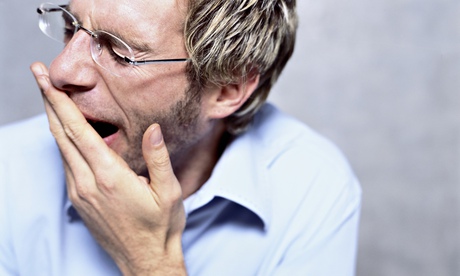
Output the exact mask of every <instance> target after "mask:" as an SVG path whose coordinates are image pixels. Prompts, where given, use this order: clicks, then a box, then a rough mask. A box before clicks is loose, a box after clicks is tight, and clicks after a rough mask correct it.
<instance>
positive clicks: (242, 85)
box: [207, 74, 260, 119]
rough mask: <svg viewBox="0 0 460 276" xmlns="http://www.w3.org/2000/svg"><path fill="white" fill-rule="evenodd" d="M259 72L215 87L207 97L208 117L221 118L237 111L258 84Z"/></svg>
mask: <svg viewBox="0 0 460 276" xmlns="http://www.w3.org/2000/svg"><path fill="white" fill-rule="evenodd" d="M259 78H260V75H259V74H254V75H252V76H250V77H248V78H247V79H245V80H244V81H241V82H239V83H236V84H228V85H225V86H220V87H215V88H214V89H212V91H211V94H210V97H209V99H208V102H207V103H208V104H207V106H208V117H209V118H211V119H222V118H225V117H227V116H229V115H231V114H233V113H234V112H235V111H237V110H238V109H239V108H240V107H241V106H242V105H243V104H244V103H245V102H246V101H247V99H248V98H249V97H250V96H251V95H252V93H253V92H254V91H255V90H256V89H257V87H258V85H259Z"/></svg>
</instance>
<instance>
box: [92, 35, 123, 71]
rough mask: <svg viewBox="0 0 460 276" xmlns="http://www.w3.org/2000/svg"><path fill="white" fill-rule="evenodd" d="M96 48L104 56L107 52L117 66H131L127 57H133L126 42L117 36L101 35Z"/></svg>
mask: <svg viewBox="0 0 460 276" xmlns="http://www.w3.org/2000/svg"><path fill="white" fill-rule="evenodd" d="M96 47H97V50H98V52H99V53H102V54H104V53H105V52H106V54H109V55H110V58H111V59H112V60H113V61H115V62H116V63H117V64H120V65H129V63H128V62H127V61H126V60H125V57H131V54H130V51H129V49H128V48H127V47H126V45H125V44H124V42H123V41H121V40H120V39H118V38H116V37H115V36H112V35H109V34H105V33H99V34H98V38H97V45H96Z"/></svg>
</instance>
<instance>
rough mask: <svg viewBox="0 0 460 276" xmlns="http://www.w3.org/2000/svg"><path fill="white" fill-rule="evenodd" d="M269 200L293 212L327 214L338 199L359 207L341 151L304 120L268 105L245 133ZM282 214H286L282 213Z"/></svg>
mask: <svg viewBox="0 0 460 276" xmlns="http://www.w3.org/2000/svg"><path fill="white" fill-rule="evenodd" d="M249 135H250V136H252V139H253V141H254V142H253V146H254V147H255V148H257V150H256V151H257V155H258V156H260V157H261V158H260V159H259V162H263V163H264V167H265V170H263V171H262V174H263V175H262V176H260V177H261V178H263V179H264V181H263V182H265V183H267V184H268V187H266V188H268V189H269V190H270V193H271V194H270V195H267V196H268V197H269V198H271V200H270V201H271V202H272V203H271V204H276V206H284V207H283V208H282V209H283V210H284V211H285V212H290V213H291V214H294V213H297V212H304V213H305V211H306V210H307V209H308V210H317V211H318V210H321V209H322V210H323V211H324V212H327V210H328V209H329V208H331V207H332V206H333V205H334V204H336V203H337V202H338V201H339V200H343V201H344V206H346V205H349V206H353V207H352V208H358V206H359V205H360V200H361V188H360V185H359V182H358V180H357V178H356V176H355V174H354V172H353V170H352V169H351V167H350V165H349V162H348V160H347V159H346V158H345V156H344V155H343V153H342V152H341V150H340V149H339V148H338V147H337V146H336V145H335V144H333V143H332V142H331V141H330V140H328V139H327V138H325V137H323V136H322V135H320V134H319V133H317V132H316V131H314V130H313V129H311V128H310V127H308V126H307V125H305V124H304V123H303V122H300V121H299V120H297V119H295V118H293V117H291V116H289V115H287V114H285V113H283V112H281V111H280V110H278V109H276V108H275V107H274V106H272V105H266V106H264V108H263V109H262V110H261V111H260V112H259V114H258V115H257V117H256V118H255V121H254V125H253V129H251V130H250V133H249ZM285 214H286V213H285Z"/></svg>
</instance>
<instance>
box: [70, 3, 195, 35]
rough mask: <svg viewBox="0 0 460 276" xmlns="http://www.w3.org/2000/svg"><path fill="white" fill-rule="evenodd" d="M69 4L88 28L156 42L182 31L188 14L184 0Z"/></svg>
mask: <svg viewBox="0 0 460 276" xmlns="http://www.w3.org/2000/svg"><path fill="white" fill-rule="evenodd" d="M69 7H70V10H71V12H72V13H74V14H75V15H76V16H77V17H78V19H79V21H81V23H82V24H83V26H85V27H87V28H90V29H94V30H105V31H109V32H110V31H112V32H115V33H118V34H120V35H122V36H125V37H129V38H131V39H133V40H141V41H153V42H155V41H157V40H161V39H162V38H163V37H167V36H170V35H173V34H175V33H176V34H177V33H180V34H181V33H182V28H183V24H184V20H185V13H186V4H185V0H116V1H114V0H73V1H70V3H69Z"/></svg>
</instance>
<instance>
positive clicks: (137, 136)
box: [122, 88, 201, 177]
mask: <svg viewBox="0 0 460 276" xmlns="http://www.w3.org/2000/svg"><path fill="white" fill-rule="evenodd" d="M200 112H201V93H200V91H198V90H197V89H194V88H188V89H187V91H186V93H185V97H184V99H182V100H180V101H178V102H177V103H176V104H175V105H173V106H172V107H171V108H170V109H169V110H168V111H167V112H163V113H161V114H158V115H157V116H155V117H153V116H146V115H145V114H138V115H137V118H138V123H139V127H138V128H137V131H135V133H134V135H133V136H131V137H133V139H132V141H134V143H132V144H133V145H134V146H133V147H132V148H131V149H130V150H129V151H128V152H126V153H125V154H124V155H123V156H122V158H123V159H124V160H125V161H126V162H127V163H128V165H129V166H130V168H131V169H132V170H133V171H134V172H135V173H137V174H138V175H142V176H146V177H148V170H147V165H146V163H145V161H144V158H143V154H142V139H143V136H144V133H145V131H146V130H147V128H148V127H149V126H150V125H152V124H153V123H158V124H159V125H160V127H161V131H162V134H163V139H164V141H165V144H166V147H167V149H168V152H169V155H170V159H171V162H172V163H173V166H174V160H177V159H180V158H181V156H182V155H183V153H184V152H187V150H188V149H189V148H190V147H191V146H193V144H195V143H197V141H198V140H199V137H200V135H199V132H200V131H199V130H200V127H199V119H200Z"/></svg>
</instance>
